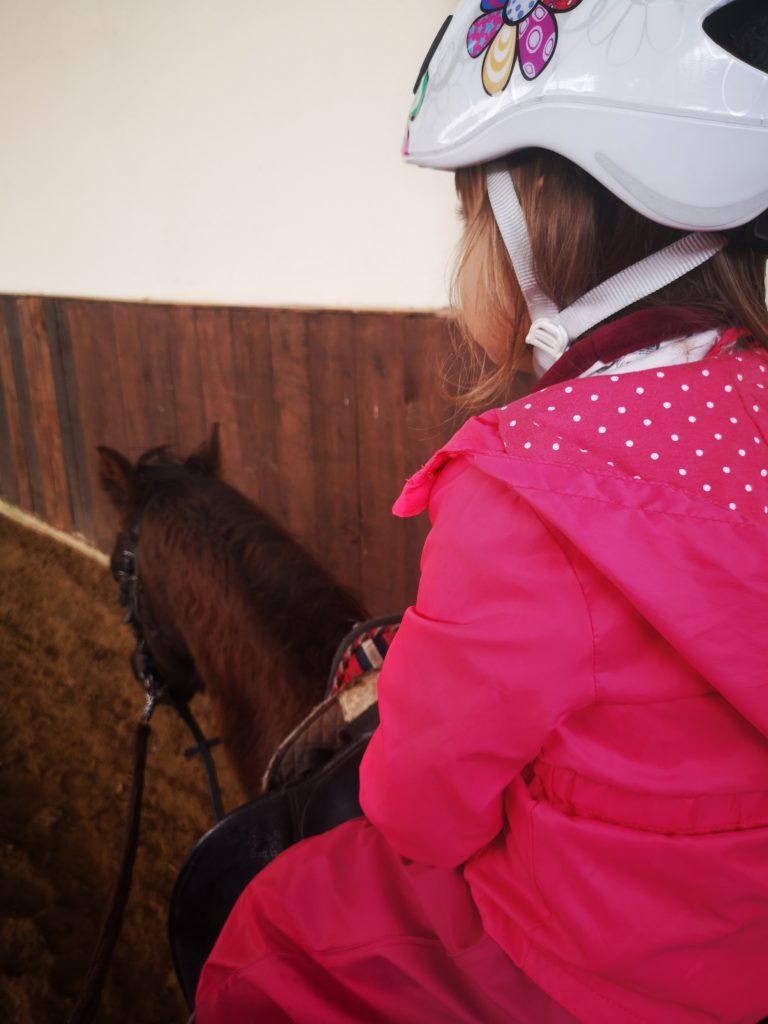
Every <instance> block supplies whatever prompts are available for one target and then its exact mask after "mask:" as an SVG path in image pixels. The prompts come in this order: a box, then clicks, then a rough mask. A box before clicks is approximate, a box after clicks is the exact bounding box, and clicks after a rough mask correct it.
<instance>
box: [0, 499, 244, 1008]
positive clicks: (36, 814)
mask: <svg viewBox="0 0 768 1024" xmlns="http://www.w3.org/2000/svg"><path fill="white" fill-rule="evenodd" d="M131 646H132V643H131V640H130V638H129V635H128V631H127V629H126V628H125V627H124V626H123V625H122V620H121V614H120V609H119V607H118V605H117V589H116V586H115V584H114V583H113V581H112V579H111V578H110V577H109V575H108V572H107V570H106V569H103V568H101V567H100V566H99V565H98V564H97V563H95V562H94V561H92V560H91V559H88V558H87V557H85V556H84V555H81V554H80V553H79V552H77V551H73V550H72V549H70V548H68V547H65V546H62V545H59V544H58V543H57V542H56V541H53V540H51V539H49V538H48V537H44V536H41V535H40V534H38V533H36V532H33V531H30V530H27V529H25V528H24V527H20V526H18V525H17V524H15V523H12V522H10V521H9V520H8V519H6V518H5V517H4V516H0V680H1V685H2V690H3V702H2V706H3V714H2V717H1V718H0V1021H8V1022H13V1024H54V1022H55V1024H62V1022H63V1021H64V1020H65V1019H66V1016H67V1014H68V1012H69V1010H70V1009H71V1007H72V1005H73V1004H74V1000H75V998H76V996H77V994H78V992H79V990H80V987H81V985H82V982H83V979H84V975H85V971H86V967H87V964H88V961H89V958H90V954H91V950H92V947H93V944H94V941H95V938H96V935H97V932H98V928H99V925H100V921H101V915H102V913H103V912H104V909H105V906H106V902H107V897H108V894H109V893H110V891H111V887H112V883H113V880H114V874H115V870H116V866H117V860H118V857H119V852H120V846H121V842H122V834H123V828H124V822H125V816H126V812H127V801H128V796H129V790H130V768H131V764H130V762H131V747H132V740H133V732H134V730H135V726H136V723H137V721H138V718H139V716H140V713H141V708H142V695H141V691H140V688H139V685H138V683H136V682H135V681H134V679H133V677H132V675H131V674H130V669H129V667H128V655H129V651H130V649H131ZM202 699H203V698H198V705H196V707H195V711H196V713H197V714H198V715H199V718H200V720H201V724H203V728H204V730H205V731H206V733H207V734H210V732H211V728H210V724H209V723H210V719H209V718H208V716H207V714H206V713H205V709H201V707H200V706H199V701H200V700H202ZM189 746H190V737H189V734H188V732H187V731H186V728H185V727H184V726H183V725H182V723H181V722H180V721H179V720H178V719H177V717H176V715H175V714H174V713H173V712H172V711H171V710H169V709H167V708H160V709H159V710H158V711H157V712H156V714H155V717H154V719H153V724H152V736H151V738H150V746H149V757H148V767H147V780H146V789H145V797H144V813H143V819H142V838H141V842H140V847H139V854H138V858H137V862H136V867H135V871H134V882H133V890H132V893H131V898H130V902H129V905H128V908H127V911H126V918H125V923H124V926H123V931H122V935H121V937H120V940H119V943H118V947H117V951H116V954H115V959H114V961H113V964H112V968H111V971H110V975H109V978H108V981H107V986H106V989H105V992H104V996H103V999H102V1006H101V1012H100V1015H99V1018H98V1019H99V1020H100V1021H104V1022H108V1024H123V1022H126V1024H127V1022H131V1024H155V1022H157V1024H173V1022H176V1021H179V1022H183V1021H186V1019H187V1013H186V1008H185V1004H184V1001H183V999H182V997H181V995H180V993H179V990H178V988H177V985H176V979H175V975H174V972H173V967H172V965H171V958H170V952H169V948H168V942H167V937H166V912H167V904H168V899H169V896H170V892H171V888H172V886H173V882H174V878H175V876H176V873H177V872H178V870H179V868H180V866H181V864H182V863H183V860H184V857H185V855H186V853H187V852H188V851H189V849H190V848H191V846H192V845H193V843H194V842H195V840H196V839H197V838H198V837H199V836H200V835H201V834H202V833H203V832H204V831H205V830H206V829H207V828H208V827H209V825H210V807H209V805H208V798H207V791H206V789H205V782H204V777H203V772H202V767H201V765H200V764H199V762H198V761H197V759H195V760H193V761H191V762H190V761H187V760H186V759H185V758H184V757H183V751H184V750H185V749H186V748H188V747H189ZM215 754H216V755H217V766H218V767H219V768H220V769H221V775H222V784H223V789H224V802H225V808H226V809H229V810H231V809H232V808H233V807H234V806H236V805H237V802H238V795H237V790H236V787H235V784H234V781H233V779H232V776H231V774H230V773H229V772H227V770H226V766H225V765H223V764H222V758H221V755H220V753H219V751H218V750H217V751H216V752H215Z"/></svg>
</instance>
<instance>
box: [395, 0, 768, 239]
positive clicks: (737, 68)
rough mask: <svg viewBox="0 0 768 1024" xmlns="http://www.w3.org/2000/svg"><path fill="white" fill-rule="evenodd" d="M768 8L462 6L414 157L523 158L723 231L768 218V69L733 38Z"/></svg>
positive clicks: (487, 1) (748, 4) (685, 0)
mask: <svg viewBox="0 0 768 1024" xmlns="http://www.w3.org/2000/svg"><path fill="white" fill-rule="evenodd" d="M744 18H752V19H753V20H755V21H757V20H759V19H762V25H763V29H764V30H765V28H766V27H768V0H461V3H459V5H458V7H457V9H456V11H455V13H454V14H453V16H452V18H451V19H450V21H449V23H446V25H444V26H443V30H441V31H442V35H441V36H440V37H439V38H438V40H436V42H437V44H438V45H437V46H436V47H433V49H432V51H431V52H430V54H429V59H428V60H427V61H425V65H424V67H423V68H422V72H421V73H420V75H419V80H418V82H417V86H416V90H415V92H416V100H415V102H414V105H413V108H412V111H411V118H410V125H409V137H408V138H407V139H406V146H405V157H406V159H407V160H409V161H410V162H412V163H415V164H419V165H421V166H424V167H441V168H447V169H451V170H455V169H456V168H458V167H464V166H468V165H470V164H478V163H485V162H487V161H489V160H493V159H496V158H497V157H501V156H504V155H506V154H510V153H514V152H516V151H518V150H521V149H525V148H528V147H540V148H543V149H549V150H552V151H554V152H556V153H559V154H560V155H561V156H564V157H567V158H568V159H570V160H572V161H573V162H574V163H575V164H578V165H579V167H582V168H583V169H584V170H585V171H587V172H588V173H589V174H591V175H592V176H593V177H594V178H596V179H597V180H598V181H599V182H600V183H601V184H602V185H604V186H605V187H606V188H607V189H609V190H610V191H611V192H613V193H614V195H616V196H618V197H619V198H620V199H622V200H623V201H624V202H625V203H627V204H628V205H629V206H631V207H632V208H633V209H635V210H636V211H637V212H638V213H641V214H643V215H644V216H646V217H648V218H650V219H651V220H654V221H657V222H658V223H661V224H666V225H669V226H671V227H675V228H681V229H685V230H700V231H701V230H704V231H719V230H723V229H727V228H733V227H736V226H737V225H741V224H744V223H746V222H747V221H750V220H752V219H753V218H755V217H757V216H758V215H759V214H761V213H762V212H763V211H764V210H766V209H768V74H766V71H765V60H766V55H765V48H764V47H763V54H762V63H763V70H761V69H760V68H759V67H755V66H751V64H750V62H749V61H748V60H747V59H744V58H745V55H744V54H740V55H738V54H734V53H733V52H729V49H727V48H726V46H728V39H729V38H730V36H731V33H732V31H733V28H734V26H738V24H739V21H740V20H743V19H744Z"/></svg>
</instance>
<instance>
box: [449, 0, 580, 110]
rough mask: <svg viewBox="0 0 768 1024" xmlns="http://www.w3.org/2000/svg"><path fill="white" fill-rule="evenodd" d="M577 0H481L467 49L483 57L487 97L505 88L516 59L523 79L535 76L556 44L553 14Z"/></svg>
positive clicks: (551, 53)
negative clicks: (479, 12) (478, 15)
mask: <svg viewBox="0 0 768 1024" xmlns="http://www.w3.org/2000/svg"><path fill="white" fill-rule="evenodd" d="M580 3H581V0H481V3H480V10H481V11H482V12H483V13H482V14H481V15H480V17H479V18H476V19H475V20H474V21H473V22H472V24H471V25H470V27H469V32H468V33H467V52H468V53H469V55H470V57H473V58H476V57H479V56H480V55H481V54H482V53H484V54H485V58H484V59H483V87H484V89H485V91H486V92H487V93H488V95H489V96H494V95H496V93H499V92H501V91H502V89H505V88H506V87H507V85H508V83H509V80H510V78H511V77H512V69H513V68H514V66H515V60H516V59H517V58H519V63H520V71H521V72H522V75H523V78H527V79H528V81H532V80H533V79H534V78H538V77H539V75H540V74H541V73H542V71H543V70H544V68H545V67H546V66H547V64H549V62H550V60H552V55H553V53H554V52H555V47H556V46H557V21H556V19H555V14H565V13H566V12H567V11H572V10H573V8H574V7H578V6H579V4H580Z"/></svg>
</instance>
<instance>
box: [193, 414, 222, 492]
mask: <svg viewBox="0 0 768 1024" xmlns="http://www.w3.org/2000/svg"><path fill="white" fill-rule="evenodd" d="M184 468H185V469H187V470H189V472H190V473H198V474H199V475H200V476H210V477H213V479H214V480H218V479H219V477H220V476H221V444H220V443H219V424H218V423H214V424H213V427H212V429H211V436H210V437H209V438H208V440H207V441H204V442H203V443H202V444H201V445H200V447H199V448H198V449H197V450H196V451H194V452H192V454H191V455H190V456H188V457H187V458H186V459H185V460H184Z"/></svg>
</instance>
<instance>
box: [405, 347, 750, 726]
mask: <svg viewBox="0 0 768 1024" xmlns="http://www.w3.org/2000/svg"><path fill="white" fill-rule="evenodd" d="M706 362H707V365H706V366H704V365H703V364H692V365H684V366H679V367H672V368H668V369H667V370H665V371H641V372H636V373H627V374H623V375H621V376H618V375H617V376H614V377H611V378H607V377H606V378H586V379H579V380H576V381H572V382H570V383H569V384H566V385H560V386H557V387H553V388H548V389H546V390H545V391H542V392H540V393H538V394H536V395H533V396H530V397H529V398H528V399H523V400H521V401H519V402H516V403H514V404H512V405H510V406H507V407H504V408H503V409H496V410H492V411H491V412H488V413H485V414H484V415H482V416H480V417H477V418H475V419H472V420H470V421H469V422H468V423H467V424H465V425H464V427H462V429H461V430H460V431H459V432H458V433H457V434H456V435H455V436H454V437H453V439H452V440H451V441H450V442H449V443H448V444H447V445H446V446H445V447H444V448H442V449H441V450H440V451H439V452H437V453H436V455H435V456H433V458H432V459H431V460H430V461H429V462H428V463H427V464H426V465H425V466H424V467H423V469H422V470H420V471H419V473H417V474H416V475H415V476H414V477H413V478H412V479H411V480H410V481H409V482H408V484H407V485H406V487H405V490H404V491H403V494H402V495H401V497H400V499H399V500H398V502H397V503H396V505H395V509H394V511H395V512H396V514H398V515H413V514H415V513H417V512H419V511H421V510H422V509H423V508H425V507H426V505H427V502H428V498H429V492H430V490H431V485H432V481H433V480H434V477H435V474H436V473H438V472H439V470H440V469H441V467H442V466H443V465H445V463H446V462H447V461H448V460H449V459H454V458H466V459H468V460H470V461H471V462H472V463H473V464H474V465H475V466H476V467H478V468H479V469H480V470H482V471H483V472H484V473H487V474H488V475H490V476H492V477H494V478H496V479H497V480H500V481H502V482H504V483H505V484H506V485H507V486H509V487H510V488H511V489H513V490H514V491H515V492H516V493H517V494H518V495H520V496H521V497H522V498H523V499H524V500H525V501H527V502H528V504H529V505H530V506H531V507H532V508H533V509H535V511H536V512H537V514H538V515H539V516H540V517H541V519H542V520H543V521H544V522H546V523H547V525H548V526H549V527H550V528H551V529H553V530H555V531H557V532H559V533H561V534H562V535H563V536H565V537H566V538H567V539H568V540H569V541H570V542H571V543H573V544H574V545H575V546H576V547H577V548H578V549H579V550H580V551H581V552H582V553H583V554H584V555H585V556H586V557H587V558H588V559H589V560H590V561H591V562H592V563H593V564H594V565H595V567H596V568H597V569H598V570H599V571H600V572H601V573H602V574H603V575H604V576H605V577H606V578H607V579H609V580H610V581H611V582H612V583H613V584H614V585H615V586H616V587H617V588H618V589H619V590H620V591H621V592H622V593H623V594H624V595H625V596H626V597H627V599H628V600H629V601H631V603H632V604H633V605H634V606H635V607H636V608H637V610H638V612H639V613H640V614H641V615H642V616H643V617H644V618H645V619H646V620H647V621H648V622H649V623H650V624H651V625H652V626H653V627H654V628H655V629H656V630H657V631H658V633H659V634H660V635H662V636H663V637H664V638H665V639H666V640H667V642H668V643H669V644H670V645H672V646H673V647H674V648H675V649H676V650H677V651H678V652H679V654H680V655H681V656H682V657H684V658H685V659H686V660H687V661H688V663H689V664H690V665H692V666H693V667H694V668H695V669H696V671H698V672H699V673H700V674H701V676H702V677H703V678H704V679H705V680H707V682H708V683H709V684H710V685H711V686H712V688H713V689H714V690H717V691H718V692H719V693H720V694H722V696H723V697H724V698H725V699H726V700H727V701H728V702H729V703H730V704H731V705H732V706H733V707H734V708H736V709H737V710H738V711H739V713H740V714H741V715H743V716H744V718H746V719H747V720H748V721H749V722H751V723H752V725H754V726H755V727H756V728H757V729H759V730H760V731H761V732H762V733H763V734H764V735H766V736H768V673H767V672H766V666H768V629H766V626H767V625H768V439H767V438H766V428H767V427H768V421H767V419H766V413H765V410H764V408H763V402H764V398H763V395H764V391H765V385H764V384H763V381H764V380H768V376H765V374H766V369H765V366H764V362H763V360H762V358H761V357H760V356H759V355H755V354H752V355H750V354H745V355H744V356H743V357H742V356H739V357H734V356H730V357H727V358H725V357H724V358H720V359H713V360H708V361H706ZM761 367H762V369H761ZM736 499H737V500H736Z"/></svg>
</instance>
